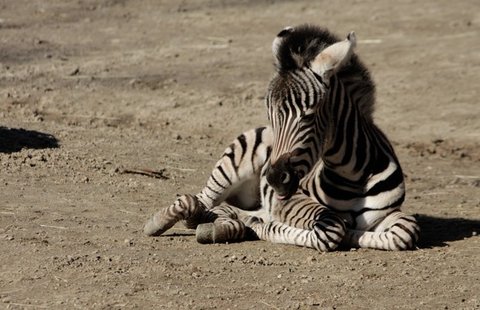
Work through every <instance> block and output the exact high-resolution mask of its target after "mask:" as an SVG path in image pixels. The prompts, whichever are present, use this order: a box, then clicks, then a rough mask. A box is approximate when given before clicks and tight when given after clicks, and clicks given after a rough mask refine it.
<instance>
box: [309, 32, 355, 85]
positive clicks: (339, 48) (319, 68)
mask: <svg viewBox="0 0 480 310" xmlns="http://www.w3.org/2000/svg"><path fill="white" fill-rule="evenodd" d="M356 43H357V38H356V36H355V32H353V31H352V32H350V33H349V34H348V35H347V38H346V39H345V40H343V41H341V42H337V43H334V44H332V45H330V46H329V47H327V48H326V49H324V50H323V51H321V52H320V53H319V54H318V55H317V56H316V57H315V59H314V60H313V61H312V62H311V64H310V68H311V69H312V71H313V72H315V73H316V74H318V75H320V76H321V77H324V78H326V79H329V78H330V77H331V76H332V75H333V74H335V73H336V72H337V71H338V70H340V68H341V67H342V66H343V65H344V64H346V63H347V62H348V61H349V60H350V57H351V56H352V54H353V49H354V48H355V46H356Z"/></svg>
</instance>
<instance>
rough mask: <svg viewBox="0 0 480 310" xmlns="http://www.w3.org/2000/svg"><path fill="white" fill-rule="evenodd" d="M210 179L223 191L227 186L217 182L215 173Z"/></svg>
mask: <svg viewBox="0 0 480 310" xmlns="http://www.w3.org/2000/svg"><path fill="white" fill-rule="evenodd" d="M210 178H211V179H212V180H213V182H214V183H215V184H217V186H218V187H221V188H223V189H224V188H225V186H223V185H222V184H220V183H219V182H218V181H217V179H216V178H215V176H214V175H213V173H212V174H211V175H210Z"/></svg>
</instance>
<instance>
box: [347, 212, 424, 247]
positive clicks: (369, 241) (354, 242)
mask: <svg viewBox="0 0 480 310" xmlns="http://www.w3.org/2000/svg"><path fill="white" fill-rule="evenodd" d="M419 234H420V227H419V226H418V224H417V221H416V219H415V218H414V217H413V216H410V215H406V214H405V213H403V212H400V211H395V212H392V213H390V214H389V215H388V216H387V217H385V219H383V221H382V222H380V224H378V225H377V226H376V227H375V229H374V231H360V230H349V231H348V232H347V236H346V238H345V241H346V242H345V243H346V245H348V246H353V247H360V248H373V249H380V250H388V251H401V250H412V249H415V248H416V243H417V241H418V237H419Z"/></svg>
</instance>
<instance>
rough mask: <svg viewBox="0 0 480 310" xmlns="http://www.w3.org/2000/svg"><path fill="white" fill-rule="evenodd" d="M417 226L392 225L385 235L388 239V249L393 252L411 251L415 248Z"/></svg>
mask: <svg viewBox="0 0 480 310" xmlns="http://www.w3.org/2000/svg"><path fill="white" fill-rule="evenodd" d="M418 232H419V230H418V226H417V225H416V223H415V225H404V224H402V223H395V224H394V225H392V226H391V227H390V228H389V230H388V231H387V234H389V235H390V236H389V237H390V238H388V239H389V240H390V248H391V249H392V250H395V251H403V250H412V249H414V248H415V247H416V243H417V241H418Z"/></svg>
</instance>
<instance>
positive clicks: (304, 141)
mask: <svg viewBox="0 0 480 310" xmlns="http://www.w3.org/2000/svg"><path fill="white" fill-rule="evenodd" d="M298 33H303V32H301V31H298V32H296V29H295V28H292V27H288V28H285V29H284V30H283V31H281V32H280V33H279V34H278V36H277V37H276V38H275V40H274V41H273V45H272V51H273V53H274V57H275V59H276V67H277V74H276V75H275V76H274V77H273V79H272V81H271V82H270V85H269V88H268V93H267V96H266V106H267V110H268V118H269V120H270V123H271V126H272V128H273V134H274V139H273V146H272V152H271V155H270V165H269V167H268V169H267V175H266V177H267V181H268V183H269V184H270V186H272V187H273V188H274V190H275V192H276V193H277V197H278V198H279V199H288V198H290V197H291V196H292V195H293V194H294V193H295V192H296V191H297V189H298V185H299V183H300V180H301V179H302V178H303V177H304V176H305V175H306V174H307V173H308V172H309V171H310V170H311V169H312V167H313V165H314V164H315V163H316V162H317V161H318V158H319V156H320V152H321V145H322V141H321V139H322V129H321V128H322V122H325V115H322V111H324V110H325V109H323V107H325V106H326V105H328V104H329V102H328V98H329V96H328V90H329V85H330V83H329V81H330V78H331V77H332V75H334V74H335V73H336V72H337V71H338V70H339V69H340V68H341V67H342V66H343V65H344V64H345V63H347V62H348V60H349V58H350V56H351V55H352V53H353V48H354V46H355V42H356V38H355V34H354V33H353V32H351V33H350V34H348V36H347V39H346V40H344V41H341V42H337V43H333V44H331V45H330V46H327V47H325V46H323V45H321V46H320V45H319V44H318V40H317V38H315V37H308V36H305V35H304V34H303V35H298V36H297V34H298ZM317 45H318V46H317Z"/></svg>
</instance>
